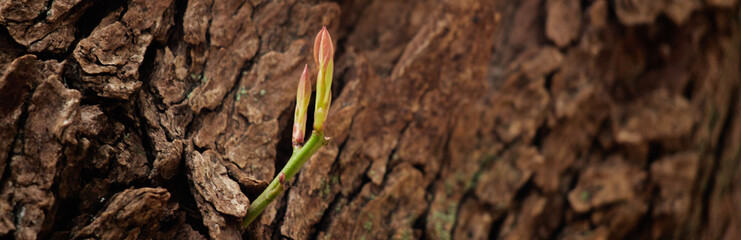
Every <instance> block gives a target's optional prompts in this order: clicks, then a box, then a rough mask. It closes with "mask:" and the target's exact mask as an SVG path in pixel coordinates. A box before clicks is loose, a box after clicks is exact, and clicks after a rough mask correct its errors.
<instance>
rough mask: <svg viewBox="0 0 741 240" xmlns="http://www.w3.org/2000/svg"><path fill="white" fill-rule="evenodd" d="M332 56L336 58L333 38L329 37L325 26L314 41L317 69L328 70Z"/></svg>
mask: <svg viewBox="0 0 741 240" xmlns="http://www.w3.org/2000/svg"><path fill="white" fill-rule="evenodd" d="M332 56H334V45H332V37H331V36H329V31H327V26H324V27H322V30H320V31H319V33H318V34H317V35H316V39H314V62H315V63H316V65H317V67H319V68H321V69H326V67H327V63H329V61H330V59H331V58H332Z"/></svg>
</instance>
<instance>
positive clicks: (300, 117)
mask: <svg viewBox="0 0 741 240" xmlns="http://www.w3.org/2000/svg"><path fill="white" fill-rule="evenodd" d="M314 62H315V63H316V65H317V67H318V68H319V72H318V73H317V76H316V103H315V108H314V131H316V132H318V133H323V131H324V122H325V121H326V120H327V113H328V112H329V105H330V104H331V102H332V72H333V71H334V46H333V45H332V38H331V37H330V36H329V32H328V31H327V27H326V26H325V27H323V28H322V30H321V31H319V34H317V35H316V39H315V40H314ZM309 98H311V79H309V67H308V65H304V71H303V73H301V78H300V79H299V82H298V91H297V94H296V112H295V114H294V116H293V117H294V118H293V134H292V142H293V147H294V148H298V147H301V145H302V144H303V143H304V137H305V135H304V134H305V130H306V115H307V110H308V108H309V100H310V99H309Z"/></svg>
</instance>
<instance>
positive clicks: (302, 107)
mask: <svg viewBox="0 0 741 240" xmlns="http://www.w3.org/2000/svg"><path fill="white" fill-rule="evenodd" d="M310 97H311V81H310V80H309V66H308V65H304V72H303V73H301V78H300V79H299V81H298V90H297V91H296V111H295V114H294V115H293V134H292V141H293V146H294V147H297V146H300V145H301V144H303V143H304V134H305V132H306V115H307V114H306V113H307V110H308V108H309V100H310Z"/></svg>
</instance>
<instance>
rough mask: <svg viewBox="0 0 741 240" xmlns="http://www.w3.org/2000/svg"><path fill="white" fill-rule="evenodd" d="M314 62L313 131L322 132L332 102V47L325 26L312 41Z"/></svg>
mask: <svg viewBox="0 0 741 240" xmlns="http://www.w3.org/2000/svg"><path fill="white" fill-rule="evenodd" d="M314 61H315V62H316V64H317V68H319V72H318V73H317V80H316V103H315V104H316V106H315V109H314V130H315V131H318V132H322V131H323V130H324V121H325V120H326V119H327V113H328V112H329V105H330V102H331V100H332V73H333V72H334V46H333V45H332V37H330V36H329V31H327V27H326V26H325V27H323V28H322V30H321V31H319V34H317V36H316V39H315V40H314Z"/></svg>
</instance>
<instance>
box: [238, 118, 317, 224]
mask: <svg viewBox="0 0 741 240" xmlns="http://www.w3.org/2000/svg"><path fill="white" fill-rule="evenodd" d="M324 145H327V140H326V139H324V133H323V132H316V131H314V132H312V133H311V138H309V141H307V142H306V145H304V146H303V147H300V148H295V149H294V151H293V155H291V159H289V160H288V163H286V166H285V167H283V170H281V171H280V172H282V173H283V174H285V175H286V178H285V182H288V181H289V180H291V178H293V176H294V175H296V173H298V171H299V170H301V167H302V166H303V165H304V163H306V160H309V158H310V157H311V156H312V155H314V153H315V152H316V151H317V150H319V148H321V147H322V146H324ZM278 175H280V174H278ZM278 175H276V177H275V178H274V179H273V181H272V182H270V185H268V187H267V188H266V189H265V191H263V192H262V193H261V194H260V196H258V197H257V199H255V200H254V201H252V204H250V208H249V209H247V215H246V216H244V218H243V219H242V228H247V226H249V225H250V223H252V221H254V220H255V218H257V216H259V215H260V213H262V211H263V210H265V208H266V207H267V206H268V205H269V204H270V203H271V202H273V200H275V199H276V198H277V197H278V195H280V194H281V193H282V192H283V190H285V189H283V186H282V185H281V184H280V182H279V180H278V177H277V176H278Z"/></svg>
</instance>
